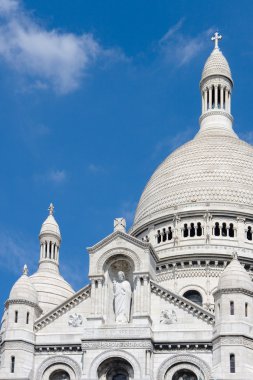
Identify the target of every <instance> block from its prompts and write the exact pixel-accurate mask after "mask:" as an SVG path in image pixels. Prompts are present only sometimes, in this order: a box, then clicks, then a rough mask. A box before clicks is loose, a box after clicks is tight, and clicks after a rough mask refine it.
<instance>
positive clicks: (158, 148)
mask: <svg viewBox="0 0 253 380" xmlns="http://www.w3.org/2000/svg"><path fill="white" fill-rule="evenodd" d="M195 132H196V131H195V129H193V128H186V129H184V130H183V131H181V132H179V133H177V134H176V135H174V136H168V137H165V138H163V139H162V140H161V141H159V142H158V143H157V144H156V145H155V148H154V153H153V157H156V156H157V155H158V154H161V153H162V152H163V151H164V150H166V153H167V154H169V153H171V152H172V151H174V150H175V149H177V148H178V147H179V146H181V145H183V144H184V143H185V142H187V141H189V139H190V138H192V137H193V135H194V133H195Z"/></svg>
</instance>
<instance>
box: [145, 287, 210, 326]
mask: <svg viewBox="0 0 253 380" xmlns="http://www.w3.org/2000/svg"><path fill="white" fill-rule="evenodd" d="M150 286H151V292H153V293H155V294H157V295H158V296H159V297H161V298H163V299H165V300H168V301H169V302H170V303H172V304H174V305H175V306H177V307H179V308H181V309H183V310H185V311H187V312H188V313H190V314H192V315H193V316H194V317H195V318H198V319H201V320H202V321H204V322H206V323H207V324H209V325H214V322H215V316H214V314H213V313H211V312H209V311H207V310H206V309H204V308H203V307H201V306H199V305H197V304H196V303H194V302H191V301H189V300H188V299H187V298H185V297H182V296H180V295H178V294H176V293H174V292H172V291H171V290H167V289H165V288H163V287H162V286H160V285H158V284H157V283H156V282H154V281H150Z"/></svg>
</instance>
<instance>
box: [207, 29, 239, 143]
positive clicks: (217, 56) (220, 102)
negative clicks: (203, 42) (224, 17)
mask: <svg viewBox="0 0 253 380" xmlns="http://www.w3.org/2000/svg"><path fill="white" fill-rule="evenodd" d="M221 39H222V36H221V35H220V34H219V33H218V32H216V33H214V36H213V37H212V40H213V41H214V49H213V51H212V53H211V54H210V56H209V57H208V59H207V61H206V63H205V66H204V69H203V72H202V77H201V81H200V91H201V98H202V114H201V116H200V126H201V129H200V131H201V132H203V131H205V132H209V133H217V130H218V133H224V132H226V134H231V135H232V136H235V133H234V131H233V129H232V122H233V117H232V115H231V94H232V89H233V80H232V75H231V70H230V67H229V64H228V61H227V60H226V58H225V57H224V55H223V54H222V51H221V50H220V48H219V40H221Z"/></svg>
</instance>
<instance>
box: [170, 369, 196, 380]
mask: <svg viewBox="0 0 253 380" xmlns="http://www.w3.org/2000/svg"><path fill="white" fill-rule="evenodd" d="M172 380H198V378H197V376H196V375H195V373H193V372H192V371H190V370H189V369H180V370H179V371H177V372H176V373H175V374H174V375H173V377H172Z"/></svg>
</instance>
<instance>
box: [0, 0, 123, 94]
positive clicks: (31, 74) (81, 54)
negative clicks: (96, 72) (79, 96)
mask: <svg viewBox="0 0 253 380" xmlns="http://www.w3.org/2000/svg"><path fill="white" fill-rule="evenodd" d="M123 56H124V55H123V53H122V52H121V51H120V50H119V49H118V50H117V49H107V50H106V49H103V48H102V46H101V45H100V44H99V43H98V42H97V41H96V39H95V38H94V36H93V35H92V34H89V33H86V34H82V35H75V34H73V33H64V32H61V31H59V30H54V29H53V30H47V29H46V28H43V27H42V26H41V25H39V24H38V23H37V22H35V20H33V19H32V17H31V15H30V14H28V13H26V12H25V10H24V9H23V8H22V6H21V3H20V2H19V1H18V0H0V59H1V58H2V60H4V61H5V62H6V63H7V64H8V65H9V67H10V68H12V69H14V70H16V71H17V72H19V73H21V74H23V75H25V76H26V77H27V78H30V79H32V84H33V85H32V86H33V87H35V88H38V89H45V88H48V87H53V89H54V90H55V91H56V92H57V93H60V94H66V93H68V92H71V91H73V90H75V89H76V88H78V87H79V86H80V83H81V80H82V79H83V77H84V76H85V75H86V74H87V70H88V69H89V68H90V66H91V65H92V64H93V63H94V62H95V60H96V59H97V58H101V57H103V59H105V60H115V59H122V57H123ZM32 86H31V84H30V87H32Z"/></svg>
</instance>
